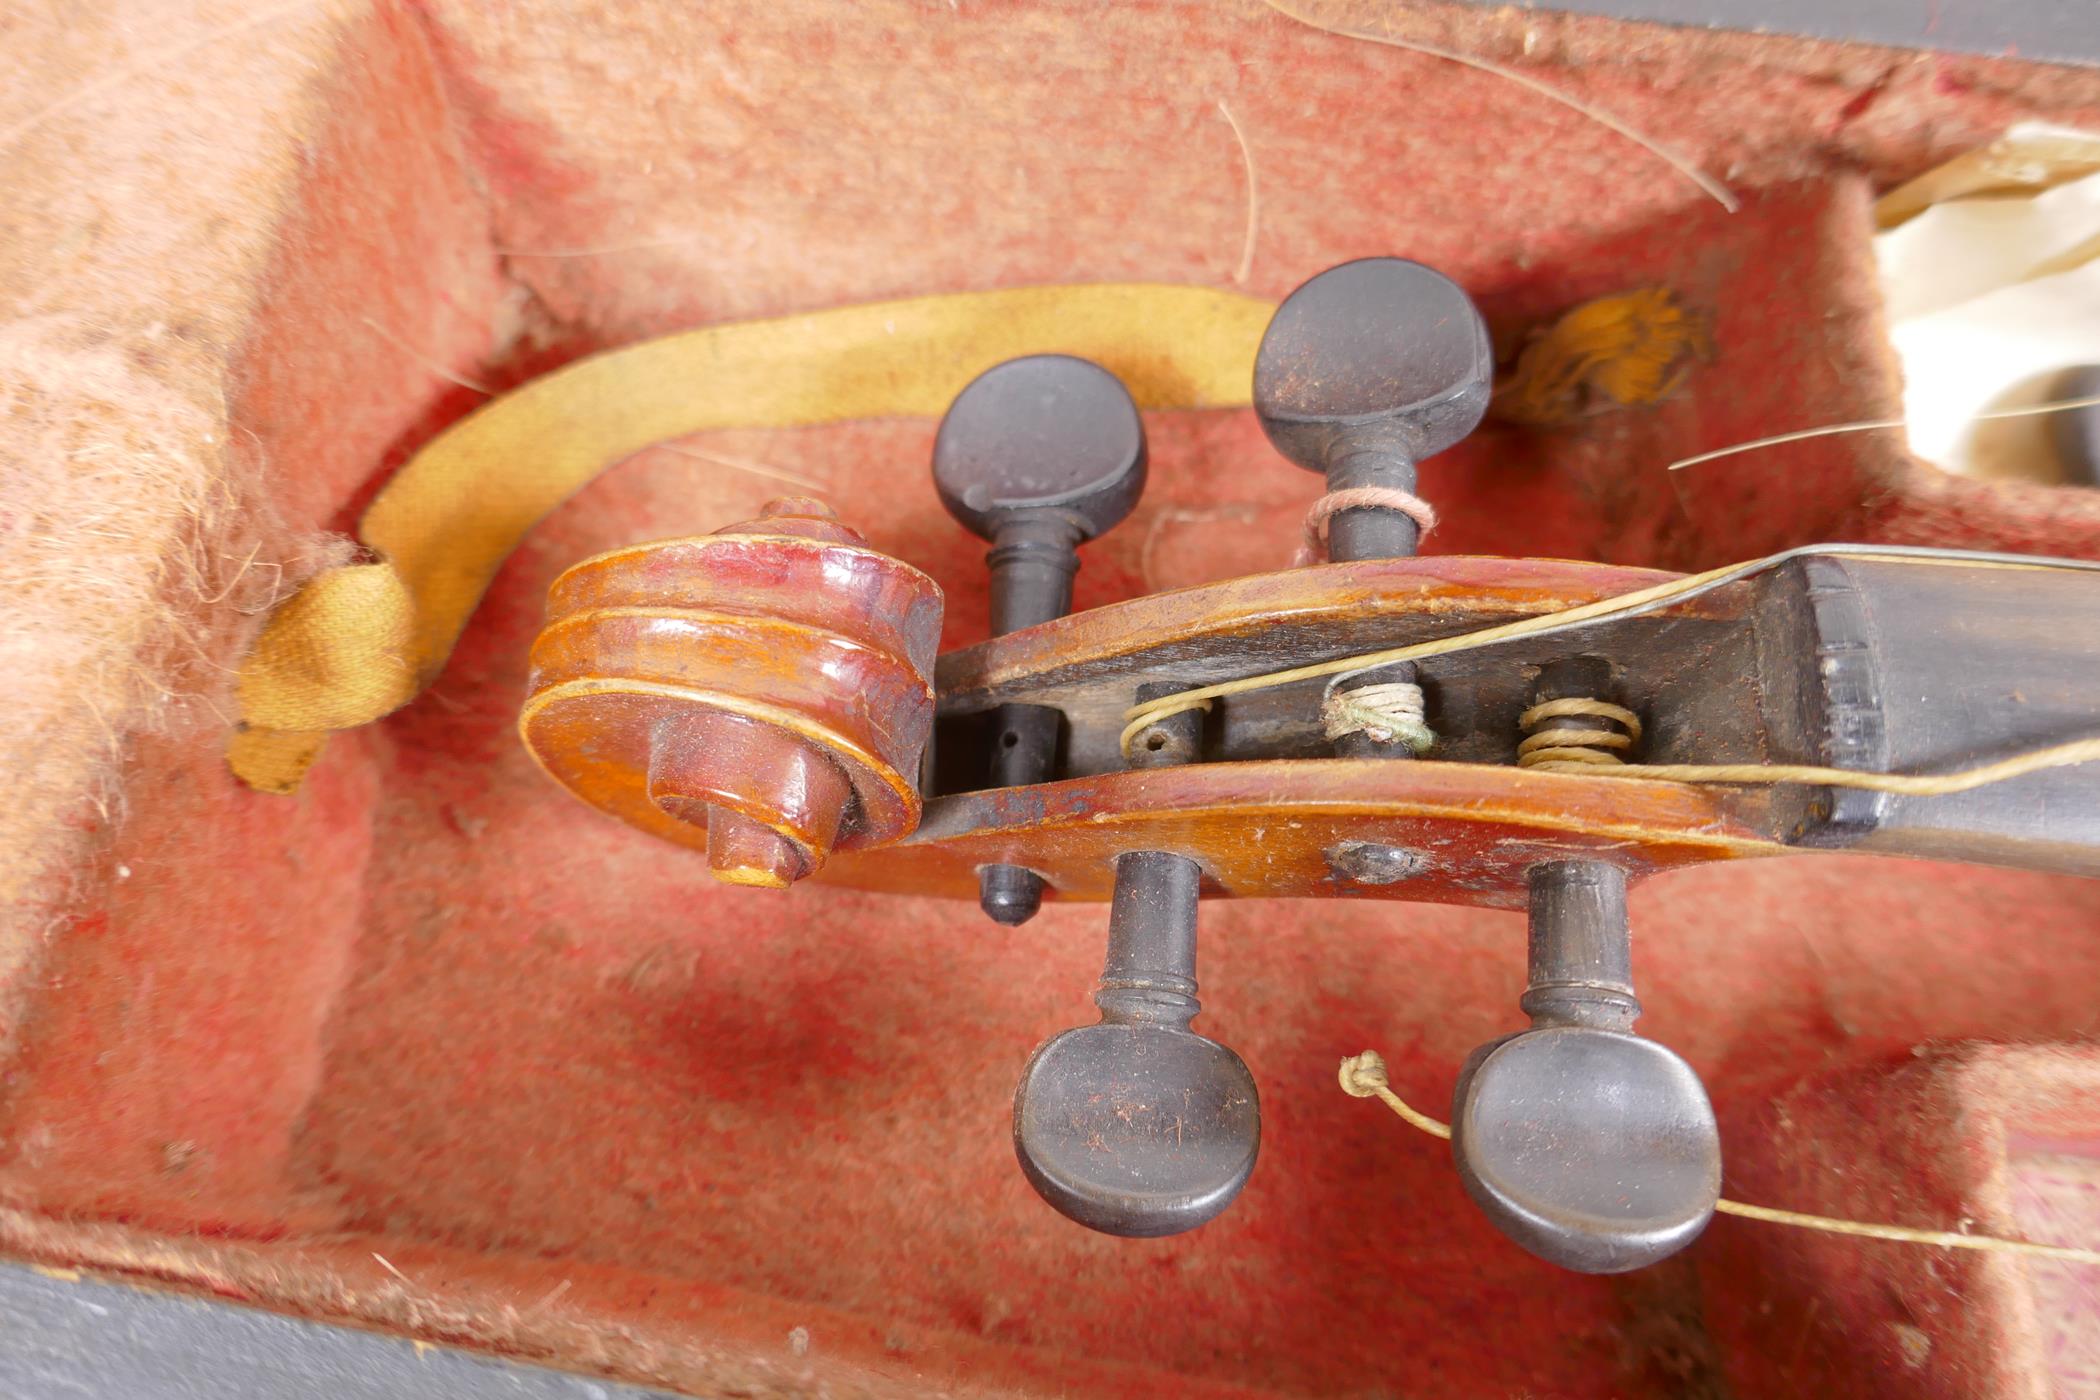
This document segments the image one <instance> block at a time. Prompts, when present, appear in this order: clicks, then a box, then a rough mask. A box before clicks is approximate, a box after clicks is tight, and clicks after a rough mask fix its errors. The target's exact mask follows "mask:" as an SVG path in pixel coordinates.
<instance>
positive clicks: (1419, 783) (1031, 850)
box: [821, 759, 1788, 908]
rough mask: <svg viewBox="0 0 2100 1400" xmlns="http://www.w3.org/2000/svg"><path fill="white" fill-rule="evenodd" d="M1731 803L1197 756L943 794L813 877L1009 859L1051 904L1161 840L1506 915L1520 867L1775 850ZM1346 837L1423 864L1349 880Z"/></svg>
mask: <svg viewBox="0 0 2100 1400" xmlns="http://www.w3.org/2000/svg"><path fill="white" fill-rule="evenodd" d="M1738 801H1739V799H1738V798H1735V797H1733V796H1731V795H1730V794H1729V793H1727V792H1725V791H1723V790H1720V789H1715V788H1693V787H1686V786H1682V785H1678V784H1668V783H1642V782H1628V781H1605V780H1600V779H1594V778H1582V777H1572V776H1566V775H1560V774H1551V773H1532V772H1523V771H1519V770H1517V769H1514V768H1506V767H1501V766H1492V765H1486V764H1472V763H1433V762H1413V763H1388V762H1377V761H1351V760H1345V759H1307V760H1275V761H1270V762H1261V763H1215V764H1201V765H1196V766H1193V767H1187V768H1172V769H1154V770H1148V771H1131V772H1123V773H1108V774H1101V775H1098V776H1095V777H1089V778H1075V779H1068V780H1066V781H1064V782H1057V783H1045V784H1042V785H1040V786H1035V787H1023V788H1005V789H1000V790H998V791H994V792H983V793H966V794H962V795H958V796H954V797H943V798H936V799H934V800H932V801H930V802H928V803H927V805H926V811H925V815H924V817H923V819H922V820H921V822H920V825H919V829H918V831H917V832H915V833H914V834H913V835H911V836H909V837H907V838H905V839H904V840H903V841H901V842H899V843H897V844H895V845H892V846H888V847H884V848H881V849H875V850H863V851H854V852H843V851H842V852H839V853H838V854H836V855H834V856H833V857H832V860H831V862H830V863H829V864H828V865H827V866H826V867H825V869H824V872H823V875H822V877H821V878H823V879H824V880H826V881H827V882H830V883H835V884H842V885H850V886H854V887H857V888H861V889H872V890H884V891H890V892H895V893H913V894H938V895H949V896H953V897H956V898H965V897H968V898H974V897H975V896H976V893H977V876H976V870H977V868H978V867H979V866H981V865H986V864H990V863H994V862H1001V861H1004V862H1012V863H1014V864H1020V865H1026V866H1028V867H1029V868H1030V869H1032V870H1035V871H1036V872H1038V873H1039V874H1041V875H1042V876H1044V878H1045V879H1046V880H1047V881H1048V882H1049V884H1050V886H1051V889H1052V891H1053V897H1055V898H1059V899H1078V900H1101V899H1106V898H1107V897H1108V895H1109V890H1110V886H1111V884H1112V882H1113V879H1114V862H1115V858H1116V856H1118V855H1119V854H1121V853H1122V852H1124V851H1130V850H1160V851H1173V852H1175V853H1177V854H1180V855H1185V856H1188V857H1189V858H1190V859H1192V860H1194V861H1196V862H1197V863H1198V864H1199V865H1201V866H1202V867H1203V871H1204V877H1205V879H1204V888H1205V892H1206V893H1208V894H1212V895H1220V896H1227V897H1231V898H1240V899H1246V898H1262V897H1317V896H1353V897H1363V898H1375V899H1410V900H1430V901H1434V902H1438V903H1446V904H1477V905H1489V906H1494V907H1503V908H1516V907H1519V906H1520V905H1521V904H1522V901H1523V889H1524V870H1525V868H1526V867H1527V866H1529V865H1530V864H1532V863H1533V862H1535V861H1539V860H1544V859H1551V858H1555V857H1564V856H1567V855H1571V854H1608V855H1609V856H1610V858H1611V859H1613V860H1615V861H1618V862H1620V863H1622V864H1624V865H1626V866H1627V867H1628V869H1630V870H1632V871H1633V872H1634V873H1636V874H1637V875H1638V874H1645V873H1651V872H1654V871H1658V870H1665V869H1671V868H1674V867H1678V866H1683V865H1691V864H1696V863H1699V862H1702V861H1709V860H1733V859H1740V858H1743V857H1749V856H1764V855H1779V854H1784V853H1785V852H1786V851H1787V849H1788V848H1786V847H1784V846H1782V845H1780V844H1779V843H1777V842H1776V841H1772V840H1770V839H1768V838H1766V837H1765V836H1763V835H1761V834H1760V833H1759V832H1758V830H1757V829H1756V828H1755V827H1754V826H1753V825H1751V824H1749V823H1747V822H1746V821H1744V820H1743V819H1742V818H1741V816H1739V815H1738V813H1737V811H1736V810H1735V804H1736V803H1737V802H1738ZM1348 841H1369V842H1378V843H1381V844H1389V845H1397V846H1402V847H1406V848H1408V849H1409V850H1411V851H1414V852H1417V853H1419V854H1420V855H1421V856H1422V857H1423V858H1424V859H1425V862H1426V863H1425V868H1424V869H1423V870H1422V872H1421V873H1420V874H1419V875H1417V876H1415V877H1412V878H1409V879H1405V880H1401V881H1397V882H1394V883H1391V884H1385V885H1371V884H1364V883H1360V882H1358V881H1355V880H1352V879H1349V878H1346V877H1345V876H1344V875H1342V874H1341V873H1340V872H1338V871H1337V870H1336V869H1335V867H1334V865H1333V864H1332V863H1331V860H1330V856H1329V852H1331V851H1333V850H1334V849H1335V848H1336V847H1338V846H1340V845H1341V844H1342V843H1344V842H1348Z"/></svg>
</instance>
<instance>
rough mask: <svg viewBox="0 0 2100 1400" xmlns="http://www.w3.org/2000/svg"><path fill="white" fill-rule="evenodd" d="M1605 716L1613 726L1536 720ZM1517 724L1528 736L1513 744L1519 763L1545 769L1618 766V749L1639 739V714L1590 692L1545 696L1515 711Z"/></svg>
mask: <svg viewBox="0 0 2100 1400" xmlns="http://www.w3.org/2000/svg"><path fill="white" fill-rule="evenodd" d="M1576 717H1579V718H1582V719H1591V720H1604V721H1607V722H1608V723H1610V724H1615V725H1617V726H1618V728H1616V729H1606V728H1597V727H1582V728H1578V727H1575V726H1573V725H1552V726H1550V727H1548V728H1544V729H1541V728H1540V727H1539V726H1540V725H1542V724H1546V723H1547V722H1548V721H1551V720H1556V719H1568V718H1576ZM1517 726H1518V727H1519V728H1521V729H1522V730H1523V731H1524V732H1525V734H1526V735H1527V736H1528V737H1527V738H1525V740H1524V741H1523V742H1522V743H1520V744H1518V745H1517V766H1518V767H1519V768H1537V769H1539V770H1541V771H1542V772H1547V773H1571V772H1581V771H1582V770H1583V769H1585V768H1592V767H1598V766H1603V767H1619V766H1621V765H1623V764H1625V762H1626V760H1625V759H1624V758H1622V757H1620V755H1619V751H1620V750H1624V749H1630V748H1632V747H1633V746H1634V745H1635V744H1637V743H1639V742H1640V738H1641V718H1640V716H1639V715H1637V714H1635V713H1634V712H1633V711H1631V710H1629V709H1627V708H1626V707H1625V706H1624V705H1614V704H1611V703H1609V702H1608V701H1604V700H1598V699H1594V698H1592V697H1588V696H1571V697H1569V698H1567V699H1564V700H1547V701H1543V702H1541V703H1540V704H1537V705H1533V706H1532V707H1531V708H1530V709H1528V710H1526V711H1525V712H1524V713H1523V714H1521V715H1519V716H1517Z"/></svg>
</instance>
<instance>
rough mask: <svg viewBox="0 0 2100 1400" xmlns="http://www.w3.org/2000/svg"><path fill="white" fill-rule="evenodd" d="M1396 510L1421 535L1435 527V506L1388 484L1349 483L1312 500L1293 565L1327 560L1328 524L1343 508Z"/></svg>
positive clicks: (1295, 566)
mask: <svg viewBox="0 0 2100 1400" xmlns="http://www.w3.org/2000/svg"><path fill="white" fill-rule="evenodd" d="M1365 508H1375V509H1378V510H1397V511H1399V512H1400V513H1401V514H1402V515H1404V516H1406V517H1407V518H1408V519H1410V520H1412V521H1414V522H1415V527H1416V528H1417V529H1418V530H1420V531H1421V533H1422V534H1425V535H1426V534H1428V533H1429V532H1430V531H1431V530H1434V529H1435V528H1436V507H1434V506H1432V505H1430V504H1429V502H1427V501H1425V500H1423V499H1422V498H1421V497H1420V496H1417V495H1416V494H1414V492H1412V491H1401V490H1397V489H1395V488H1393V487H1390V486H1351V487H1348V488H1346V489H1344V490H1341V491H1329V492H1328V493H1327V494H1326V495H1324V496H1322V497H1320V499H1319V500H1317V501H1314V502H1313V503H1312V509H1310V510H1308V511H1306V512H1305V539H1304V540H1303V541H1302V542H1301V543H1300V544H1299V546H1298V552H1297V554H1296V555H1294V556H1292V559H1291V564H1292V566H1293V567H1294V568H1303V567H1304V566H1305V565H1307V564H1324V563H1326V562H1327V526H1328V523H1329V522H1330V521H1332V520H1333V519H1334V517H1335V516H1337V515H1339V514H1340V513H1341V512H1343V511H1345V510H1362V509H1365Z"/></svg>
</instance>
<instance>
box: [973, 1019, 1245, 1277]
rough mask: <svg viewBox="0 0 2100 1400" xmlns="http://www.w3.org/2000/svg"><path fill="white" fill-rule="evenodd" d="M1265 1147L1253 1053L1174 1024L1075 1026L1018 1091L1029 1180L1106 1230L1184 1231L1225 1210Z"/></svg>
mask: <svg viewBox="0 0 2100 1400" xmlns="http://www.w3.org/2000/svg"><path fill="white" fill-rule="evenodd" d="M1260 1146H1261V1103H1260V1100H1259V1098H1258V1097H1257V1096H1256V1094H1255V1089H1254V1076H1253V1075H1252V1074H1250V1073H1248V1071H1247V1066H1246V1063H1245V1062H1244V1061H1242V1060H1241V1059H1240V1057H1239V1056H1238V1055H1236V1054H1234V1053H1233V1052H1232V1051H1230V1050H1228V1049H1226V1048H1225V1047H1224V1046H1222V1045H1220V1044H1218V1043H1217V1042H1216V1041H1214V1040H1210V1039H1208V1038H1206V1037H1204V1036H1200V1035H1197V1034H1196V1033H1195V1032H1194V1031H1189V1030H1181V1029H1178V1028H1175V1027H1171V1026H1163V1025H1157V1024H1148V1023H1144V1022H1120V1023H1119V1022H1113V1021H1104V1022H1102V1023H1100V1024H1098V1025H1092V1026H1081V1027H1079V1028H1077V1029H1075V1030H1069V1031H1066V1032H1064V1033H1063V1034H1062V1035H1059V1036H1056V1037H1054V1038H1052V1039H1051V1040H1049V1041H1046V1042H1045V1043H1044V1044H1043V1045H1042V1047H1041V1048H1039V1049H1038V1050H1037V1051H1036V1052H1035V1055H1034V1056H1033V1057H1032V1058H1031V1059H1030V1060H1029V1062H1028V1068H1027V1069H1026V1070H1025V1071H1024V1072H1023V1073H1022V1075H1021V1087H1020V1088H1019V1089H1018V1090H1016V1091H1015V1093H1014V1152H1015V1154H1016V1155H1017V1156H1019V1158H1020V1159H1021V1170H1022V1172H1023V1173H1024V1174H1025V1175H1026V1176H1027V1177H1028V1180H1029V1183H1030V1184H1031V1185H1033V1186H1034V1187H1035V1189H1036V1191H1037V1193H1038V1194H1040V1195H1041V1196H1042V1198H1043V1199H1044V1200H1046V1201H1048V1202H1049V1203H1050V1204H1051V1205H1053V1206H1055V1207H1056V1208H1057V1209H1058V1210H1059V1211H1060V1212H1062V1213H1063V1214H1064V1215H1066V1216H1069V1217H1070V1218H1071V1219H1073V1220H1076V1221H1078V1222H1079V1223H1080V1224H1081V1225H1085V1226H1087V1227H1088V1228H1089V1229H1094V1230H1100V1231H1102V1232H1103V1233H1105V1234H1110V1235H1124V1236H1129V1237H1133V1238H1151V1237H1154V1236H1158V1235H1175V1234H1180V1233H1181V1232H1182V1231H1184V1230H1193V1229H1195V1228H1196V1227H1197V1226H1198V1225H1201V1224H1203V1223H1205V1222H1206V1221H1209V1220H1211V1219H1213V1218H1215V1217H1216V1216H1217V1215H1218V1214H1219V1213H1220V1212H1221V1211H1223V1210H1224V1209H1225V1207H1227V1206H1228V1205H1231V1204H1232V1201H1233V1198H1234V1197H1235V1196H1237V1195H1239V1192H1240V1188H1241V1187H1242V1186H1245V1185H1246V1184H1247V1178H1248V1177H1249V1176H1250V1175H1251V1174H1252V1173H1253V1171H1254V1158H1255V1154H1256V1152H1257V1151H1258V1150H1259V1148H1260Z"/></svg>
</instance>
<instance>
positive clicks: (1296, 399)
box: [1254, 258, 1495, 472]
mask: <svg viewBox="0 0 2100 1400" xmlns="http://www.w3.org/2000/svg"><path fill="white" fill-rule="evenodd" d="M1494 371H1495V356H1494V348H1493V346H1492V345H1491V344H1490V342H1489V340H1488V333H1487V324H1486V323H1485V322H1483V321H1482V320H1481V319H1480V312H1479V311H1478V310H1476V309H1475V308H1474V306H1473V302H1472V300H1471V299H1470V298H1469V297H1467V295H1466V294H1465V292H1464V290H1462V289H1461V288H1460V287H1459V285H1458V284H1457V283H1456V282H1453V281H1452V280H1451V279H1450V278H1448V277H1446V276H1444V274H1442V273H1441V272H1438V271H1436V270H1435V269H1433V268H1428V267H1424V266H1423V265H1422V264H1420V263H1418V262H1409V261H1407V260H1406V259H1404V258H1362V259H1359V260H1358V261H1356V262H1348V263H1343V264H1342V265H1341V266H1340V267H1333V268H1329V269H1328V270H1327V271H1325V272H1323V273H1321V274H1320V275H1319V276H1317V277H1315V278H1313V279H1312V280H1311V281H1309V282H1307V283H1306V284H1305V285H1304V286H1302V287H1300V288H1298V290H1297V291H1295V292H1292V293H1291V294H1290V296H1289V297H1287V298H1285V299H1284V303H1283V305H1281V306H1279V307H1278V308H1277V309H1276V315H1275V317H1274V319H1272V320H1271V321H1270V322H1269V329H1268V333H1267V334H1265V335H1264V336H1263V337H1262V341H1261V349H1260V351H1259V352H1258V353H1257V354H1256V355H1255V359H1254V408H1255V412H1256V413H1257V414H1258V415H1259V416H1260V418H1261V425H1262V430H1263V431H1264V432H1266V433H1267V434H1268V435H1269V441H1270V442H1272V443H1274V444H1275V445H1276V450H1277V451H1278V452H1281V453H1282V454H1283V455H1284V456H1286V457H1288V458H1290V459H1291V460H1292V461H1293V462H1296V463H1297V464H1298V465H1299V466H1301V467H1306V468H1309V469H1310V470H1313V471H1319V472H1324V471H1325V470H1326V469H1327V461H1328V457H1329V455H1330V453H1331V451H1332V450H1333V449H1334V448H1335V447H1336V446H1337V445H1339V444H1340V443H1341V442H1342V440H1343V439H1344V438H1345V437H1353V438H1357V439H1362V438H1364V437H1365V435H1367V434H1368V435H1370V438H1371V440H1374V441H1375V440H1377V438H1379V437H1380V436H1382V437H1383V439H1384V440H1385V441H1386V442H1387V443H1389V444H1390V445H1391V446H1392V447H1393V448H1394V449H1395V450H1397V451H1400V452H1402V453H1404V454H1405V455H1406V457H1407V458H1408V459H1409V460H1410V461H1416V462H1419V461H1420V460H1422V459H1423V458H1424V457H1428V456H1432V455H1434V454H1435V453H1438V452H1441V451H1443V450H1444V449H1445V448H1447V447H1450V446H1451V445H1452V444H1453V443H1456V442H1457V441H1458V440H1459V439H1460V438H1463V437H1464V436H1465V435H1466V434H1467V433H1470V432H1472V431H1473V429H1474V428H1475V427H1477V426H1479V423H1480V419H1481V416H1482V415H1483V414H1485V413H1486V412H1487V403H1488V394H1489V391H1490V390H1491V388H1492V387H1493V381H1494Z"/></svg>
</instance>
